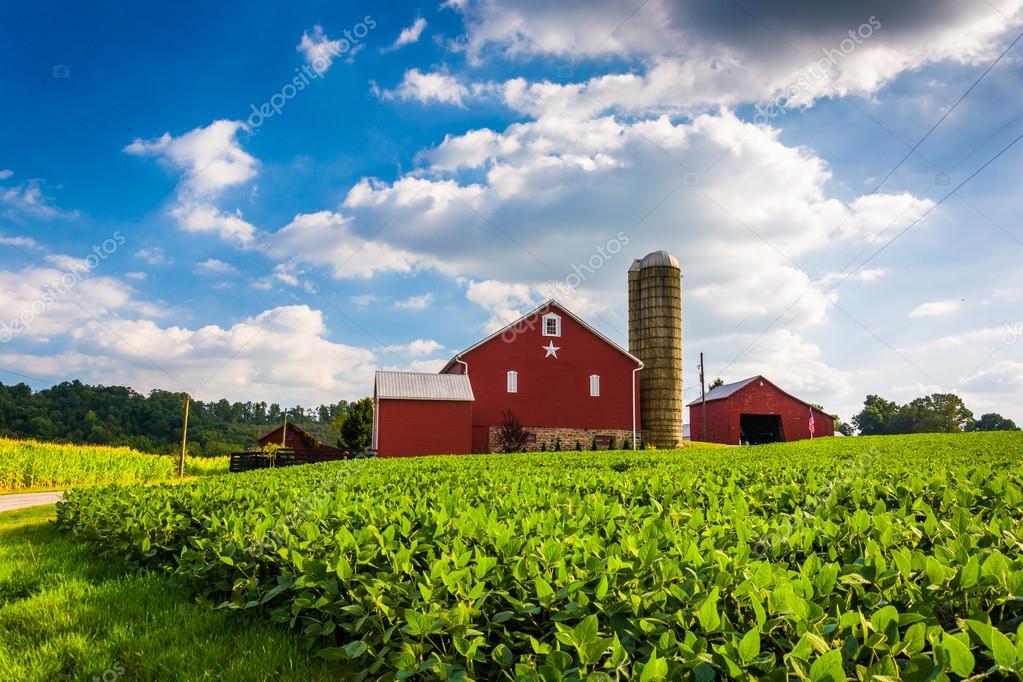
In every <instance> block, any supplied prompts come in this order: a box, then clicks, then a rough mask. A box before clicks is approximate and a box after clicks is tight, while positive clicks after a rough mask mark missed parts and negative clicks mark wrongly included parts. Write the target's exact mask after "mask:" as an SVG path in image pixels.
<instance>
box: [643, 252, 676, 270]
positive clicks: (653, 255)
mask: <svg viewBox="0 0 1023 682" xmlns="http://www.w3.org/2000/svg"><path fill="white" fill-rule="evenodd" d="M639 267H640V268H656V267H671V268H679V269H680V270H681V268H680V267H679V264H678V259H677V258H675V257H674V256H673V255H671V254H670V253H668V252H667V251H652V252H650V253H648V254H647V255H646V256H644V257H643V260H642V261H640V263H639Z"/></svg>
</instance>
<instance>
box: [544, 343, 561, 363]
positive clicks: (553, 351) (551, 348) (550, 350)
mask: <svg viewBox="0 0 1023 682" xmlns="http://www.w3.org/2000/svg"><path fill="white" fill-rule="evenodd" d="M540 347H541V348H543V349H544V350H545V351H547V355H545V356H544V357H545V358H549V357H551V356H554V358H555V359H557V357H558V351H559V350H561V346H555V345H554V342H553V341H551V342H549V343H548V344H547V345H546V346H540Z"/></svg>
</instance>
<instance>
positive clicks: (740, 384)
mask: <svg viewBox="0 0 1023 682" xmlns="http://www.w3.org/2000/svg"><path fill="white" fill-rule="evenodd" d="M811 416H812V418H813V426H814V429H813V433H811V432H810V419H811ZM706 417H707V422H706V423H707V434H706V437H705V438H704V436H703V407H702V402H701V401H700V400H694V401H693V402H691V403H689V423H690V425H691V427H692V438H693V440H706V441H708V442H711V443H726V444H730V445H735V444H740V443H750V444H753V445H756V444H761V443H775V442H782V441H794V440H804V439H807V438H819V437H822V436H834V435H835V419H834V417H832V416H831V415H830V414H827V413H826V412H824V411H823V410H821V409H819V408H817V407H815V406H813V405H811V404H810V403H808V402H806V401H805V400H801V399H799V398H797V397H795V396H794V395H792V394H790V393H787V392H785V391H783V390H782V389H780V388H778V386H776V385H775V384H773V383H772V382H770V381H768V380H767V379H766V378H765V377H763V376H762V375H757V376H754V377H750V378H748V379H743V380H742V381H736V382H734V383H731V384H723V385H721V386H716V387H714V388H712V389H711V390H710V391H709V392H708V393H707V395H706Z"/></svg>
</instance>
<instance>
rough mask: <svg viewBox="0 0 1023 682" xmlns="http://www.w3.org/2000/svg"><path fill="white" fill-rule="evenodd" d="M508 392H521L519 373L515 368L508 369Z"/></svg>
mask: <svg viewBox="0 0 1023 682" xmlns="http://www.w3.org/2000/svg"><path fill="white" fill-rule="evenodd" d="M508 392H509V393H518V392H519V373H518V372H516V371H515V370H509V371H508Z"/></svg>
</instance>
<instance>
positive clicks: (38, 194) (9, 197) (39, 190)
mask: <svg viewBox="0 0 1023 682" xmlns="http://www.w3.org/2000/svg"><path fill="white" fill-rule="evenodd" d="M5 172H7V173H9V175H6V176H4V177H0V180H2V179H5V178H7V177H10V174H11V173H10V171H5ZM0 205H2V206H5V207H7V211H6V212H5V214H6V215H7V216H8V217H15V216H21V215H23V216H30V217H34V218H75V217H77V216H78V215H79V213H78V211H64V210H61V209H59V208H57V207H56V206H54V205H53V202H52V200H51V199H50V198H49V197H47V196H46V195H45V194H43V183H42V181H40V180H35V179H33V180H26V181H25V182H23V183H21V184H18V185H14V186H13V187H0Z"/></svg>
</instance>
